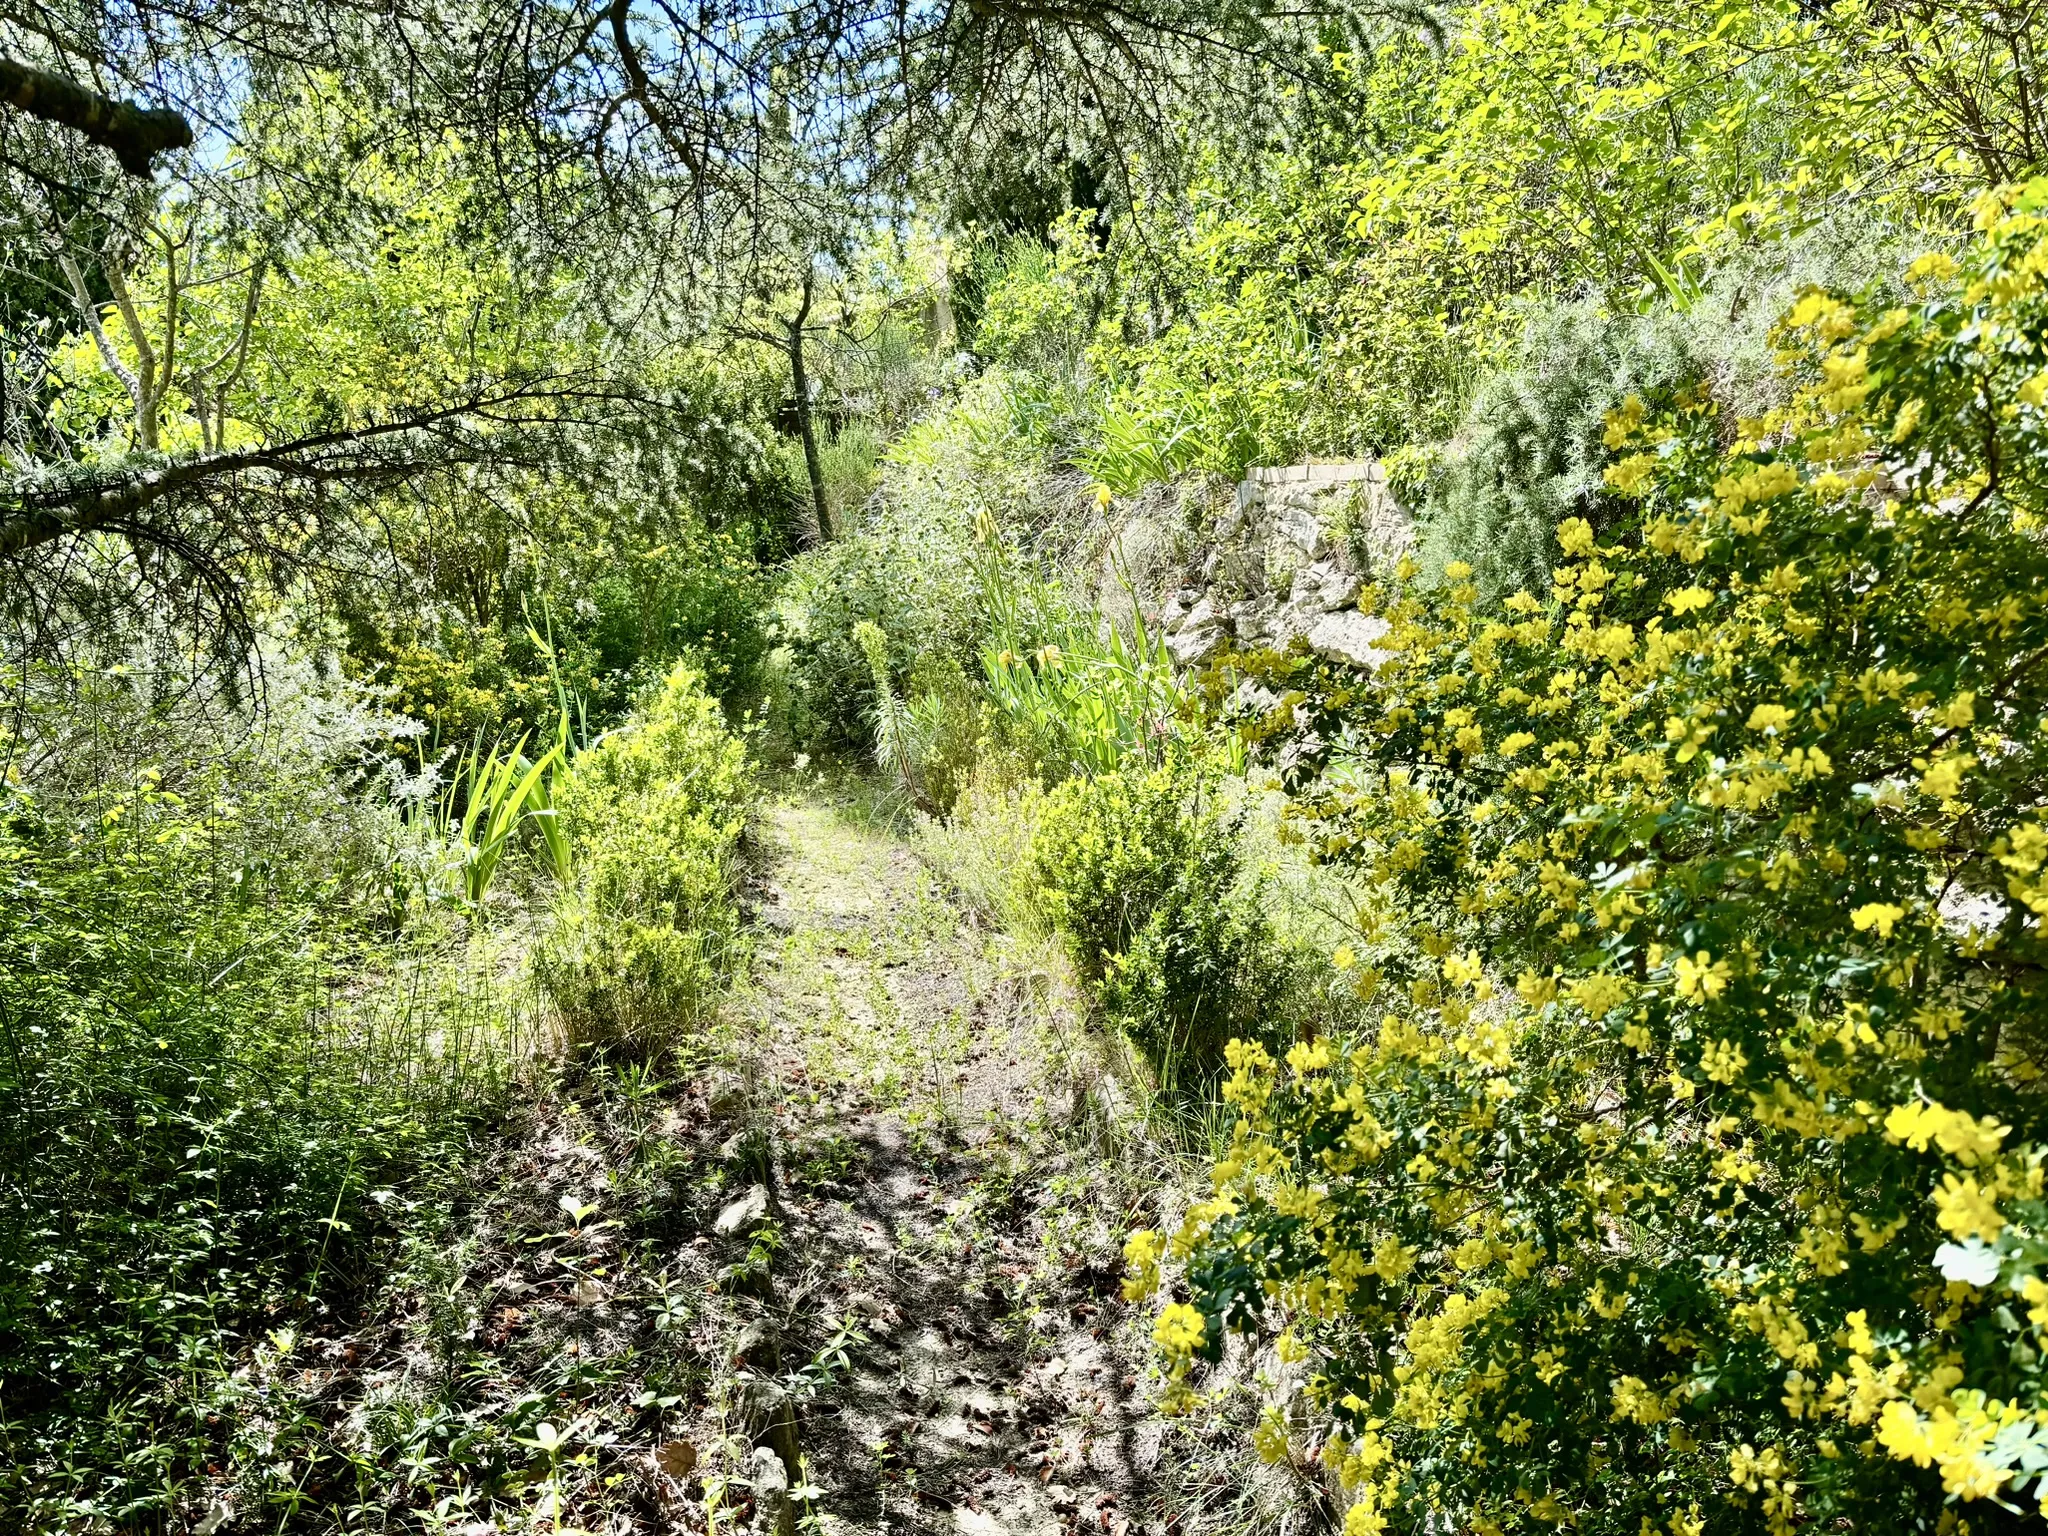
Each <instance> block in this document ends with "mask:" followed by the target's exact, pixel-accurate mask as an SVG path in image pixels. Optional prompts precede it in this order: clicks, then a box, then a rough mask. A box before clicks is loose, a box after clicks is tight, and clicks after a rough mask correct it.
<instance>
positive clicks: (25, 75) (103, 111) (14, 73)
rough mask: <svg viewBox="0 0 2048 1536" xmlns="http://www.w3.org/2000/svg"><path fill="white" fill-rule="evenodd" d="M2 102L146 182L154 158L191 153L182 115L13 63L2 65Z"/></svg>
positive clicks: (5, 61) (187, 127)
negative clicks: (96, 148)
mask: <svg viewBox="0 0 2048 1536" xmlns="http://www.w3.org/2000/svg"><path fill="white" fill-rule="evenodd" d="M0 102H4V103H6V104H7V105H8V106H10V107H13V108H14V109H15V110H16V111H18V112H26V113H27V114H28V115H29V116H30V117H39V118H41V119H42V120H43V121H44V122H47V123H56V124H57V125H58V126H59V127H63V128H69V129H71V130H72V131H73V132H75V133H79V134H82V135H84V136H85V137H86V138H87V139H90V140H91V141H92V142H93V143H95V144H98V145H100V146H101V147H102V148H104V149H110V150H112V151H113V152H114V158H115V159H116V160H118V161H120V162H121V169H122V170H124V171H126V172H127V173H128V174H129V175H130V176H140V177H143V178H144V179H147V178H148V176H149V173H150V162H151V161H152V160H154V159H155V158H156V156H158V155H160V154H162V153H164V152H165V151H166V150H172V149H189V148H191V147H192V125H191V124H190V123H188V122H186V121H185V118H184V115H183V114H182V113H178V112H174V111H172V110H171V109H170V108H168V107H143V106H138V105H137V104H136V103H134V102H132V101H115V100H114V99H113V98H112V97H110V96H102V95H100V94H99V92H97V91H91V90H87V89H86V88H85V87H84V86H82V85H80V84H78V83H77V82H76V81H73V80H67V79H65V78H64V77H63V76H62V75H53V74H50V73H48V72H47V71H45V70H40V69H32V68H30V67H29V66H28V65H26V64H21V63H17V62H16V61H15V60H13V59H0Z"/></svg>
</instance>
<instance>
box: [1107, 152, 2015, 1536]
mask: <svg viewBox="0 0 2048 1536" xmlns="http://www.w3.org/2000/svg"><path fill="white" fill-rule="evenodd" d="M2044 213H2048V186H2037V187H2035V188H2033V189H2030V190H2029V191H2028V192H2026V193H2024V194H2017V195H2015V196H2012V197H2009V198H2006V199H2003V200H2000V201H1997V202H1996V203H1995V205H1992V206H1987V208H1986V209H1985V210H1984V212H1983V215H1982V220H1981V224H1982V230H1983V233H1982V239H1981V241H1980V242H1979V245H1978V248H1977V249H1976V251H1975V253H1974V255H1973V256H1972V258H1971V259H1970V260H1969V261H1968V262H1966V263H1964V264H1962V265H1961V266H1951V267H1947V268H1945V267H1943V266H1942V265H1941V264H1940V263H1924V264H1921V265H1919V266H1917V267H1916V268H1915V269H1914V271H1913V272H1912V273H1911V274H1909V278H1908V281H1909V284H1911V285H1913V286H1914V288H1915V292H1916V295H1917V297H1916V301H1915V303H1914V305H1913V306H1912V307H1911V308H1902V309H1893V310H1887V311H1879V310H1876V309H1873V308H1871V307H1866V306H1864V305H1862V304H1859V303H1858V302H1856V301H1854V300H1851V299H1849V298H1844V297H1840V296H1835V295H1829V294H1823V293H1812V294H1809V295H1807V296H1805V297H1803V298H1802V299H1800V300H1799V302H1798V303H1797V305H1796V307H1794V308H1793V309H1792V311H1791V312H1790V313H1789V314H1788V315H1787V316H1785V317H1784V320H1783V323H1782V326H1781V328H1780V331H1779V337H1780V344H1781V347H1782V354H1781V356H1782V363H1783V366H1784V368H1785V369H1786V370H1787V372H1788V375H1789V377H1790V378H1791V380H1792V382H1793V384H1794V385H1795V389H1794V392H1793V394H1792V397H1791V402H1790V404H1789V405H1788V406H1787V407H1786V408H1784V409H1783V410H1781V411H1780V412H1778V413H1777V414H1775V415H1773V416H1771V417H1769V418H1767V419H1764V420H1760V421H1744V422H1742V423H1740V424H1739V426H1738V427H1736V428H1735V430H1734V431H1733V432H1732V433H1729V432H1728V431H1726V430H1725V427H1724V424H1723V423H1722V422H1720V421H1719V420H1718V419H1717V416H1716V413H1715V411H1714V409H1713V407H1712V406H1711V404H1710V403H1708V402H1707V401H1706V400H1705V399H1704V398H1698V397H1683V398H1680V399H1678V400H1676V401H1675V402H1670V403H1667V405H1666V407H1665V408H1662V409H1658V408H1645V407H1644V406H1642V405H1641V404H1640V403H1637V404H1632V405H1631V406H1630V407H1629V408H1627V409H1625V410H1624V411H1621V412H1617V413H1616V414H1615V416H1614V418H1613V419H1612V421H1611V422H1610V427H1609V435H1608V445H1609V447H1610V449H1611V450H1612V452H1613V454H1614V461H1613V466H1614V467H1613V470H1612V472H1611V474H1610V477H1609V479H1610V485H1611V488H1612V489H1613V490H1614V491H1615V493H1616V494H1618V495H1622V496H1625V497H1629V498H1633V499H1634V502H1635V504H1636V505H1637V506H1639V508H1640V515H1639V517H1638V518H1637V519H1636V520H1635V521H1634V522H1633V523H1629V522H1627V520H1622V522H1620V523H1615V524H1611V525H1610V528H1611V530H1612V531H1610V533H1609V534H1608V535H1607V537H1608V538H1609V540H1610V541H1611V542H1604V543H1603V542H1601V541H1600V539H1599V538H1597V537H1596V536H1595V534H1594V531H1593V530H1592V528H1591V527H1589V526H1588V525H1587V524H1585V523H1583V522H1580V521H1577V520H1572V521H1568V522H1566V523H1565V524H1564V525H1562V526H1561V527H1560V529H1559V542H1560V545H1561V548H1562V549H1563V551H1564V558H1563V562H1562V564H1561V565H1560V566H1559V567H1558V569H1557V570H1556V571H1555V572H1554V576H1553V581H1552V583H1551V585H1550V588H1549V590H1547V591H1544V592H1535V593H1529V592H1524V593H1519V594H1517V595H1516V596H1514V597H1513V598H1510V599H1509V600H1508V601H1507V602H1506V603H1505V604H1504V605H1502V607H1500V608H1499V609H1492V610H1487V609H1482V608H1480V607H1479V606H1478V599H1477V593H1476V591H1475V590H1474V588H1473V586H1472V584H1471V583H1470V581H1469V580H1468V579H1467V577H1468V574H1469V573H1467V572H1465V571H1464V570H1462V569H1461V568H1459V567H1457V566H1453V567H1452V568H1451V569H1450V572H1449V580H1448V582H1447V584H1446V585H1444V586H1442V587H1440V588H1436V589H1432V590H1416V589H1412V588H1410V589H1407V590H1403V591H1399V592H1396V593H1394V594H1391V596H1390V597H1385V598H1382V599H1381V604H1382V612H1383V614H1384V616H1385V617H1386V618H1387V619H1388V620H1389V622H1390V624H1391V630H1390V632H1389V634H1388V635H1387V636H1386V638H1385V640H1384V641H1383V642H1382V644H1383V646H1384V647H1385V649H1386V650H1387V651H1389V652H1390V653H1391V656H1392V659H1391V660H1389V661H1388V662H1387V663H1385V664H1384V665H1383V666H1382V667H1381V668H1380V669H1379V670H1378V671H1377V672H1376V673H1374V674H1372V675H1370V676H1361V675H1360V674H1358V673H1356V672H1349V671H1344V670H1340V669H1337V668H1334V667H1330V666H1328V665H1326V664H1323V663H1320V662H1317V661H1315V660H1314V659H1313V658H1310V657H1307V656H1305V655H1302V654H1299V653H1296V654H1292V655H1287V656H1277V655H1269V656H1266V657H1263V658H1254V659H1252V660H1251V661H1250V662H1249V663H1248V664H1249V665H1250V666H1251V667H1252V668H1253V670H1255V671H1257V672H1259V673H1260V674H1261V675H1262V676H1263V678H1264V680H1265V681H1266V682H1267V683H1268V684H1269V685H1270V686H1272V687H1274V688H1275V689H1276V690H1277V691H1279V692H1280V693H1281V694H1282V695H1283V697H1282V700H1281V703H1280V705H1279V707H1278V708H1276V709H1275V710H1274V711H1273V712H1272V714H1271V715H1270V717H1268V718H1266V719H1265V720H1263V721H1260V722H1256V723H1255V724H1254V726H1253V732H1254V734H1256V735H1262V736H1264V737H1265V738H1266V739H1267V740H1268V743H1269V745H1270V744H1274V743H1275V742H1276V739H1277V738H1280V737H1283V736H1284V737H1286V738H1287V739H1288V743H1289V745H1290V746H1291V748H1292V751H1291V752H1290V753H1289V754H1288V760H1289V761H1305V762H1306V763H1307V764H1308V765H1309V766H1308V767H1307V769H1306V770H1304V771H1302V772H1301V773H1300V774H1298V775H1297V777H1296V779H1295V781H1294V782H1293V784H1292V789H1293V800H1292V813H1291V823H1290V824H1291V825H1292V827H1293V828H1294V830H1295V832H1296V833H1297V834H1298V835H1299V836H1300V837H1301V838H1303V839H1304V840H1305V841H1306V842H1307V843H1308V844H1309V846H1310V847H1311V849H1312V850H1313V851H1314V852H1315V853H1316V854H1317V855H1318V856H1319V857H1321V858H1323V859H1326V860H1328V861H1330V862H1332V863H1335V864H1338V865H1341V866H1343V867H1346V868H1348V869H1350V870H1352V871H1354V872H1356V873H1357V874H1358V875H1359V876H1360V877H1362V878H1363V879H1364V880H1366V881H1368V882H1369V883H1370V884H1372V885H1373V886H1375V887H1377V888H1378V889H1379V891H1380V892H1381V894H1382V896H1383V897H1384V898H1385V902H1384V905H1385V906H1386V908H1387V909H1388V910H1391V911H1392V912H1394V913H1396V914H1398V915H1399V916H1398V918H1397V920H1396V927H1397V928H1400V929H1401V930H1402V931H1399V932H1395V933H1391V934H1380V935H1377V936H1375V941H1376V942H1377V943H1378V944H1379V945H1380V947H1381V948H1383V949H1384V951H1385V954H1384V958H1383V959H1380V960H1377V961H1376V962H1375V963H1376V965H1377V966H1378V967H1379V968H1380V969H1381V970H1382V972H1383V974H1384V980H1383V981H1382V982H1381V984H1380V992H1379V995H1378V997H1377V998H1376V1000H1375V1006H1374V1010H1373V1011H1374V1012H1375V1013H1378V1014H1380V1015H1381V1016H1382V1019H1383V1022H1382V1023H1381V1024H1380V1026H1379V1028H1378V1029H1377V1030H1376V1031H1374V1032H1370V1033H1368V1034H1366V1035H1365V1036H1363V1037H1361V1038H1355V1039H1344V1040H1340V1041H1317V1042H1314V1043H1313V1045H1303V1046H1298V1047H1297V1048H1296V1049H1295V1051H1294V1052H1292V1053H1290V1055H1289V1057H1288V1058H1287V1060H1285V1061H1284V1062H1283V1061H1279V1060H1275V1059H1274V1058H1273V1057H1272V1056H1271V1055H1270V1054H1269V1053H1268V1052H1267V1051H1266V1050H1264V1049H1262V1048H1260V1047H1258V1046H1256V1045H1247V1044H1234V1045H1233V1046H1232V1047H1231V1049H1230V1053H1229V1059H1230V1065H1231V1069H1232V1075H1231V1076H1230V1077H1229V1079H1228V1081H1227V1082H1226V1083H1225V1085H1224V1095H1225V1097H1226V1099H1227V1100H1228V1102H1229V1104H1230V1105H1231V1106H1232V1107H1233V1108H1234V1110H1235V1112H1236V1116H1237V1119H1236V1126H1235V1131H1234V1139H1233V1141H1232V1143H1231V1146H1230V1150H1229V1152H1228V1153H1227V1155H1226V1156H1225V1157H1224V1158H1223V1159H1222V1160H1221V1161H1220V1162H1219V1163H1218V1164H1217V1166H1216V1168H1215V1170H1214V1190H1213V1194H1212V1195H1211V1197H1210V1198H1209V1199H1207V1200H1205V1201H1203V1202H1202V1203H1200V1204H1199V1205H1197V1206H1196V1207H1195V1208H1194V1209H1193V1210H1192V1211H1191V1212H1190V1213H1189V1215H1188V1217H1187V1219H1186V1221H1185V1222H1184V1223H1183V1224H1182V1226H1181V1228H1180V1230H1179V1231H1178V1232H1176V1233H1172V1234H1162V1235H1160V1236H1158V1237H1156V1238H1154V1237H1146V1238H1143V1239H1141V1240H1139V1241H1138V1242H1137V1244H1136V1247H1135V1248H1134V1253H1135V1254H1136V1255H1137V1256H1138V1257H1139V1258H1140V1259H1142V1261H1143V1262H1142V1263H1141V1264H1139V1265H1137V1266H1136V1269H1135V1272H1134V1275H1133V1289H1134V1290H1138V1291H1143V1290H1145V1289H1147V1288H1149V1287H1151V1286H1153V1285H1155V1284H1166V1285H1170V1286H1173V1287H1175V1288H1176V1290H1177V1294H1178V1295H1180V1296H1181V1297H1184V1298H1185V1299H1184V1300H1182V1301H1179V1302H1177V1303H1176V1307H1177V1308H1178V1309H1179V1310H1177V1311H1176V1312H1175V1313H1174V1314H1173V1315H1174V1317H1175V1319H1176V1321H1175V1322H1174V1323H1173V1324H1172V1325H1170V1326H1167V1327H1163V1328H1162V1331H1161V1334H1160V1336H1159V1343H1160V1347H1161V1349H1162V1350H1163V1351H1164V1352H1165V1356H1166V1359H1167V1361H1168V1365H1169V1369H1170V1371H1171V1372H1172V1374H1173V1379H1174V1381H1175V1383H1176V1385H1177V1387H1178V1388H1179V1390H1180V1391H1181V1392H1182V1393H1183V1394H1185V1393H1188V1392H1191V1391H1193V1390H1195V1388H1194V1387H1190V1386H1188V1385H1187V1383H1188V1382H1189V1381H1191V1380H1192V1381H1193V1382H1195V1383H1196V1384H1197V1386H1198V1384H1199V1380H1200V1378H1199V1374H1198V1373H1197V1374H1195V1375H1194V1376H1192V1377H1191V1376H1190V1362H1192V1361H1193V1360H1196V1359H1199V1358H1205V1357H1206V1358H1215V1356H1216V1355H1217V1354H1218V1352H1219V1351H1220V1348H1221V1345H1222V1342H1223V1338H1224V1335H1225V1333H1226V1331H1227V1330H1233V1329H1235V1330H1250V1329H1256V1328H1259V1327H1262V1326H1271V1327H1275V1328H1278V1327H1280V1326H1282V1325H1284V1326H1285V1327H1286V1329H1287V1334H1286V1337H1287V1339H1288V1341H1289V1347H1290V1348H1292V1349H1295V1350H1306V1351H1307V1352H1308V1355H1309V1357H1310V1358H1311V1360H1312V1365H1311V1369H1312V1371H1313V1373H1314V1374H1313V1379H1312V1385H1311V1395H1312V1398H1313V1400H1314V1402H1315V1404H1316V1406H1317V1408H1318V1410H1319V1412H1320V1414H1321V1416H1322V1422H1323V1426H1324V1427H1323V1429H1322V1430H1321V1431H1320V1432H1319V1437H1320V1442H1321V1443H1320V1446H1319V1447H1317V1446H1316V1445H1313V1444H1312V1445H1309V1446H1305V1447H1302V1448H1301V1449H1302V1450H1303V1451H1304V1452H1319V1454H1320V1456H1321V1458H1322V1460H1323V1463H1324V1465H1325V1466H1326V1467H1328V1468H1329V1469H1331V1470H1332V1471H1334V1473H1335V1474H1336V1475H1337V1476H1338V1477H1339V1478H1340V1479H1341V1480H1342V1481H1343V1483H1344V1484H1345V1486H1346V1487H1347V1488H1348V1489H1350V1490H1351V1492H1350V1498H1351V1508H1350V1512H1349V1515H1348V1517H1347V1521H1346V1527H1347V1531H1355V1532H1370V1531H1379V1530H1398V1531H1423V1530H1446V1531H1449V1530H1455V1531H1472V1532H1506V1531H1526V1530H1538V1529H1554V1528H1559V1527H1561V1526H1566V1525H1569V1526H1570V1527H1571V1528H1572V1529H1574V1530H1577V1531H1581V1532H1588V1533H1592V1532H1601V1533H1613V1536H1643V1533H1646V1532H1656V1533H1667V1532H1668V1533H1674V1536H1688V1533H1689V1536H1702V1533H1717V1532H1771V1533H1782V1532H1790V1531H1795V1530H1796V1531H1805V1530H1852V1529H1853V1530H1872V1531H1875V1530H1886V1531H1907V1530H1926V1531H1934V1530H1951V1529H1961V1528H1962V1526H1963V1525H1964V1524H1967V1525H1969V1526H1970V1527H1971V1528H1973V1529H1978V1530H1983V1529H1988V1528H1999V1527H2000V1526H2001V1525H2002V1524H2003V1523H2006V1522H2010V1521H2013V1520H2015V1519H2017V1518H2019V1514H2018V1512H2022V1511H2026V1512H2029V1513H2028V1516H2027V1518H2028V1522H2029V1523H2032V1519H2033V1514H2032V1512H2033V1511H2034V1510H2035V1509H2036V1506H2037V1502H2038V1501H2039V1500H2040V1499H2041V1497H2042V1496H2043V1495H2044V1494H2048V1479H2044V1478H2043V1471H2044V1469H2048V1389H2044V1380H2043V1371H2042V1360H2043V1352H2044V1350H2048V1337H2044V1332H2043V1331H2044V1329H2048V1202H2044V1199H2043V1169H2044V1158H2048V1150H2044V1149H2048V1098H2044V1096H2043V1086H2044V1083H2043V1076H2042V1071H2043V1067H2044V1064H2048V1063H2044V1048H2048V1032H2044V1028H2043V1026H2044V1023H2048V1009H2044V1007H2043V1002H2044V980H2048V973H2044V970H2043V965H2044V962H2048V944H2044V934H2043V922H2044V919H2048V771H2044V770H2048V763H2044V742H2043V723H2044V714H2048V544H2044V537H2048V521H2044V519H2048V239H2044V238H2043V236H2044V232H2048V217H2044ZM1405 574H1407V575H1412V572H1409V573H1405ZM1189 1312H1193V1313H1195V1314H1198V1315H1199V1316H1200V1317H1201V1318H1202V1319H1203V1320H1204V1321H1203V1327H1202V1328H1201V1329H1200V1330H1199V1331H1197V1330H1196V1329H1195V1328H1194V1326H1193V1324H1192V1323H1191V1322H1189V1321H1188V1318H1187V1314H1188V1313H1189ZM1950 1506H1953V1507H1950ZM2007 1511H2011V1512H2012V1513H2008V1512H2007Z"/></svg>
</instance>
